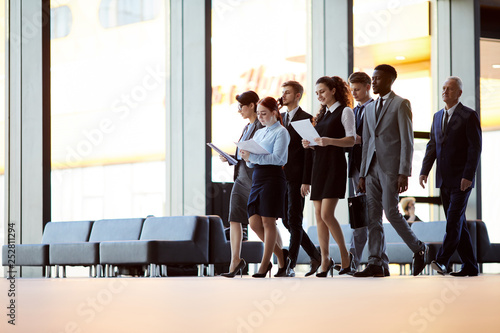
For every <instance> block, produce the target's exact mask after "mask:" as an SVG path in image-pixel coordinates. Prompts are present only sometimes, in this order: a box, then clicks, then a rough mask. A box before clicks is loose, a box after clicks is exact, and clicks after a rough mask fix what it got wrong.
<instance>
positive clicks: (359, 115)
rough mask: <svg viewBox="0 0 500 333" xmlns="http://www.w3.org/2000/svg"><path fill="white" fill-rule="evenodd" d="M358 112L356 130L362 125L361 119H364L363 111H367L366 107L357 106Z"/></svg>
mask: <svg viewBox="0 0 500 333" xmlns="http://www.w3.org/2000/svg"><path fill="white" fill-rule="evenodd" d="M357 108H358V110H357V111H356V128H358V127H359V125H361V119H362V117H363V111H364V109H365V106H364V105H361V106H359V105H358V106H357Z"/></svg>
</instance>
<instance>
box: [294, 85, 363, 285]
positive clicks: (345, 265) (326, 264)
mask: <svg viewBox="0 0 500 333" xmlns="http://www.w3.org/2000/svg"><path fill="white" fill-rule="evenodd" d="M316 95H317V97H318V101H319V102H320V103H321V108H320V111H319V113H318V115H317V116H316V119H315V123H316V125H315V128H316V130H317V131H318V134H319V135H320V137H319V138H316V139H314V141H315V143H316V144H317V146H311V145H310V142H309V141H307V140H303V141H302V144H303V146H304V147H305V148H313V149H314V153H313V170H312V179H311V200H313V203H314V211H315V215H316V221H317V223H318V239H319V245H320V248H321V272H319V273H317V274H316V276H318V277H326V276H327V275H328V273H330V274H332V275H333V273H332V272H333V267H334V264H335V263H334V262H333V259H331V258H330V244H329V240H330V235H329V233H331V234H332V236H333V239H335V242H337V245H338V246H339V250H340V255H341V258H342V265H341V270H340V272H339V274H347V273H354V269H351V267H352V260H353V256H352V254H350V253H349V252H348V251H347V247H346V245H345V241H344V235H343V233H342V229H341V228H340V224H339V222H338V221H337V219H336V218H335V208H336V206H337V203H338V201H339V199H342V198H344V196H345V191H346V183H347V163H346V158H345V154H344V147H352V146H353V145H354V143H355V138H356V127H355V120H354V112H353V111H352V109H351V106H352V95H351V92H350V89H349V87H348V85H347V84H346V82H345V81H344V80H342V79H341V78H340V77H338V76H334V77H328V76H323V77H321V78H319V79H318V80H317V81H316Z"/></svg>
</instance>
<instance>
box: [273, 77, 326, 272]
mask: <svg viewBox="0 0 500 333" xmlns="http://www.w3.org/2000/svg"><path fill="white" fill-rule="evenodd" d="M281 88H282V93H283V95H282V98H283V103H282V105H283V106H286V107H287V112H283V113H282V114H281V117H282V119H283V122H284V124H283V125H284V126H285V127H286V129H287V130H288V133H289V134H290V144H289V145H288V162H287V163H286V165H285V167H284V171H285V176H286V181H287V196H286V198H285V212H286V214H285V217H283V224H284V225H285V227H286V228H287V229H288V231H289V232H290V247H289V254H288V258H287V275H288V276H295V272H294V270H293V269H294V267H295V265H296V263H297V256H298V254H299V249H300V246H301V245H302V248H303V249H304V251H306V253H307V254H308V255H309V257H310V258H311V269H310V271H309V272H307V273H306V276H309V275H312V274H314V273H315V272H316V271H317V270H318V267H319V266H320V265H321V254H320V253H319V251H318V249H317V248H316V246H315V245H314V243H313V242H311V240H310V239H309V236H308V235H307V233H306V232H305V231H304V229H303V228H302V217H303V210H304V197H305V196H306V195H308V194H309V191H310V184H311V168H312V158H307V157H306V154H310V152H309V150H310V149H304V147H303V146H302V138H301V137H300V135H299V134H298V133H297V132H296V131H295V129H294V128H293V127H292V125H291V124H290V123H291V122H293V121H297V120H303V119H309V120H312V116H311V115H310V114H309V113H307V112H305V111H304V110H302V109H301V107H300V106H299V101H300V99H301V98H302V94H303V92H304V88H303V87H302V85H301V84H300V83H299V82H297V81H286V82H284V83H283V84H282V85H281Z"/></svg>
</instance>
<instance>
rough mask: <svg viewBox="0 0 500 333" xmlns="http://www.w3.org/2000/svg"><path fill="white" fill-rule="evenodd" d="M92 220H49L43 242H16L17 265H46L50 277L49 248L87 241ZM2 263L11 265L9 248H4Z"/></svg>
mask: <svg viewBox="0 0 500 333" xmlns="http://www.w3.org/2000/svg"><path fill="white" fill-rule="evenodd" d="M92 223H93V222H92V221H74V222H49V223H47V224H46V225H45V228H44V231H43V235H42V242H41V244H15V245H14V246H15V248H14V251H15V264H14V265H15V266H42V267H45V276H46V277H50V275H51V271H50V266H51V264H50V260H49V251H50V250H49V249H50V246H54V245H55V244H59V243H76V242H86V241H88V239H89V234H90V230H91V228H92ZM2 250H3V251H2V252H3V255H2V265H3V266H8V265H9V263H10V262H9V258H8V255H9V248H8V245H4V246H3V248H2Z"/></svg>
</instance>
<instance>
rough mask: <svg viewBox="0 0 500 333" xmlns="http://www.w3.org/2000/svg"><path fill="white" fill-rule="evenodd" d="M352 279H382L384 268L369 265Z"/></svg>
mask: <svg viewBox="0 0 500 333" xmlns="http://www.w3.org/2000/svg"><path fill="white" fill-rule="evenodd" d="M353 276H354V277H372V276H373V277H384V276H385V275H384V267H382V266H377V265H372V264H369V265H368V266H366V268H365V269H364V270H362V271H361V272H356V273H354V274H353Z"/></svg>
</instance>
